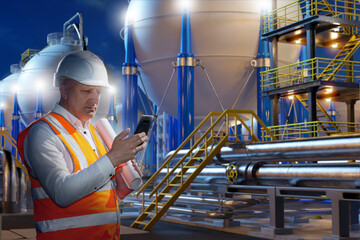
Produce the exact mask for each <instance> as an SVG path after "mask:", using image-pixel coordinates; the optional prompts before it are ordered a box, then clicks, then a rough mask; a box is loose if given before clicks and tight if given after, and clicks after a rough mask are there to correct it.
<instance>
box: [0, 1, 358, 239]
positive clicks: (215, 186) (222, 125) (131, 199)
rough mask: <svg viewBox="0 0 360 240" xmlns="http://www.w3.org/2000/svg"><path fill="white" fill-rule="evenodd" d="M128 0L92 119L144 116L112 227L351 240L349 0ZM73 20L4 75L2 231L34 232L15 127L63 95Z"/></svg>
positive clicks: (353, 149)
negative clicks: (137, 182) (130, 185)
mask: <svg viewBox="0 0 360 240" xmlns="http://www.w3.org/2000/svg"><path fill="white" fill-rule="evenodd" d="M179 9H181V10H179ZM127 14H128V16H127V22H126V24H125V26H124V28H123V30H122V32H121V33H120V34H121V36H122V37H123V39H124V42H125V50H126V56H125V59H124V62H123V65H122V66H119V69H120V68H121V69H122V79H121V81H122V82H114V86H115V87H114V88H116V93H114V92H112V91H104V92H103V93H102V99H101V103H100V107H99V110H98V112H97V115H96V117H95V119H94V121H97V120H98V119H100V118H107V119H108V120H109V122H110V124H111V126H112V127H113V129H114V130H115V131H116V132H117V133H120V132H121V131H122V130H123V129H125V128H127V127H129V128H130V129H132V130H134V129H135V128H136V124H137V122H138V119H139V118H140V117H141V115H152V116H154V121H153V123H152V127H151V129H150V132H149V134H148V136H149V138H150V140H149V143H148V147H147V150H146V151H143V152H141V154H139V155H138V158H137V163H138V164H139V166H140V168H141V170H142V172H143V179H142V180H143V185H142V186H141V187H140V188H139V189H136V190H135V191H134V192H132V193H131V194H130V195H128V196H127V197H125V198H124V199H123V200H122V201H121V202H120V211H121V218H122V221H123V223H124V224H123V225H124V227H123V232H122V234H123V235H124V236H123V238H125V239H178V238H180V237H181V238H182V239H183V238H186V239H195V238H201V239H203V238H208V239H219V238H221V237H222V238H224V239H324V240H325V239H326V240H330V239H349V240H350V239H360V225H359V207H360V205H359V201H360V190H359V187H360V165H359V161H360V101H358V100H360V51H359V50H358V49H359V47H360V2H359V1H358V0H298V1H291V0H263V1H252V0H248V1H246V0H218V1H214V0H192V1H191V0H189V1H180V0H156V1H155V0H154V1H153V0H149V1H144V0H131V1H129V6H128V13H127ZM82 24H83V20H82V15H81V14H80V13H77V14H76V15H74V16H73V17H72V18H71V19H69V20H67V21H65V23H64V25H63V28H62V30H63V31H62V32H61V33H50V34H49V35H48V37H47V43H48V45H47V46H44V48H43V49H42V50H32V49H28V50H27V51H25V52H24V54H23V55H22V57H21V62H20V64H16V65H12V67H11V73H12V74H11V75H9V76H8V77H7V78H5V79H3V80H1V81H0V83H1V89H0V95H1V99H2V100H3V101H5V103H6V104H4V103H2V104H3V105H2V106H0V127H1V144H2V146H1V147H2V151H1V152H0V156H1V159H2V162H1V165H0V166H1V175H2V178H0V179H2V180H1V185H0V190H1V201H2V226H3V236H4V233H6V234H7V235H6V236H7V238H5V239H19V238H20V239H21V238H22V239H35V231H34V229H33V228H34V227H33V225H32V224H33V222H32V220H31V219H32V202H31V201H32V200H31V196H30V183H29V180H28V176H27V171H26V169H25V168H24V166H23V164H22V161H21V159H20V157H19V155H18V151H17V142H16V139H17V136H18V134H19V131H20V130H22V129H24V128H25V127H26V126H27V125H28V124H29V123H31V122H32V121H33V120H35V119H38V118H41V117H42V116H43V115H44V114H46V113H47V112H48V111H49V110H51V108H52V106H53V105H54V104H55V103H56V102H57V101H58V100H59V93H58V88H56V87H54V86H53V76H54V73H55V70H56V68H57V65H58V64H59V61H60V60H61V59H62V58H63V57H64V56H65V55H66V54H68V53H70V52H73V51H77V50H80V49H83V48H84V46H86V44H87V37H86V33H84V31H83V27H82ZM59 26H60V29H61V24H60V25H59ZM109 77H110V79H111V73H110V71H109ZM34 79H36V82H35V81H34ZM15 85H16V86H17V87H16V90H13V86H15ZM36 87H37V88H36ZM165 228H166V229H173V231H172V233H169V232H162V229H165ZM19 229H20V230H19ZM24 229H26V230H25V231H23V230H24ZM199 229H200V230H199ZM204 229H205V230H204ZM0 239H1V238H0Z"/></svg>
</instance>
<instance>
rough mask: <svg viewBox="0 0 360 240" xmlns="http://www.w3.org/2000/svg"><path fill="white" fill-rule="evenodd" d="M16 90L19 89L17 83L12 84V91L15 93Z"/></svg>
mask: <svg viewBox="0 0 360 240" xmlns="http://www.w3.org/2000/svg"><path fill="white" fill-rule="evenodd" d="M18 90H19V87H18V85H17V84H14V85H13V86H12V91H13V93H17V91H18Z"/></svg>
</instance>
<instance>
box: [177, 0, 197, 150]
mask: <svg viewBox="0 0 360 240" xmlns="http://www.w3.org/2000/svg"><path fill="white" fill-rule="evenodd" d="M193 62H194V55H193V54H192V53H191V28H190V12H189V8H188V7H186V8H184V9H183V14H182V25H181V45H180V53H179V54H178V130H179V132H178V141H177V145H176V147H177V146H179V145H180V144H181V143H182V142H183V141H184V140H185V139H186V138H187V137H188V136H189V135H190V134H191V132H192V131H193V130H194V65H193V64H191V63H193Z"/></svg>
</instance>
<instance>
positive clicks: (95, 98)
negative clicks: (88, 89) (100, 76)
mask: <svg viewBox="0 0 360 240" xmlns="http://www.w3.org/2000/svg"><path fill="white" fill-rule="evenodd" d="M90 100H91V102H92V103H96V104H97V103H99V101H100V93H98V92H96V91H94V92H92V93H91V95H90Z"/></svg>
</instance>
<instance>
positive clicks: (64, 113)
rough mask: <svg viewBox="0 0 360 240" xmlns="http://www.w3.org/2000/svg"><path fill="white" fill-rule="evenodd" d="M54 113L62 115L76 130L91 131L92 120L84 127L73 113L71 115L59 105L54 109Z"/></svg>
mask: <svg viewBox="0 0 360 240" xmlns="http://www.w3.org/2000/svg"><path fill="white" fill-rule="evenodd" d="M52 112H54V113H57V114H60V115H61V116H63V117H64V118H65V119H66V120H68V121H69V122H70V123H71V125H73V126H74V127H75V128H76V129H80V130H82V129H89V124H90V120H89V121H86V122H85V123H84V127H83V126H82V123H81V121H80V119H78V118H77V117H75V116H74V115H73V114H72V113H70V112H69V111H68V110H66V109H65V108H63V107H62V106H60V105H59V104H58V103H57V104H55V106H54V108H53V109H52Z"/></svg>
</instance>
